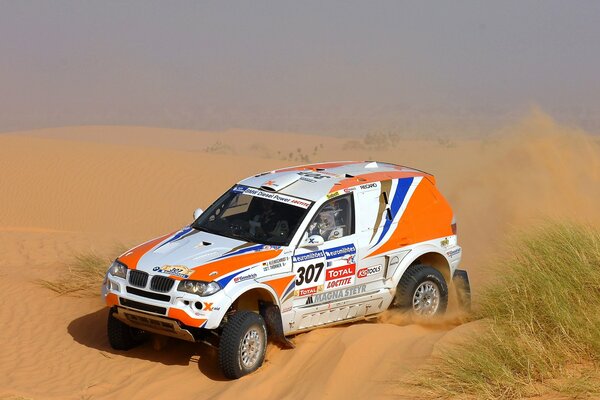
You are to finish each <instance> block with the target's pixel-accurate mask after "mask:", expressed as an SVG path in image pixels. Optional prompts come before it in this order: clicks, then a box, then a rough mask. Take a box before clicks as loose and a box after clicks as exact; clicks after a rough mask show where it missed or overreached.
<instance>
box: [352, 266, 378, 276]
mask: <svg viewBox="0 0 600 400" xmlns="http://www.w3.org/2000/svg"><path fill="white" fill-rule="evenodd" d="M378 272H381V265H376V266H374V267H369V268H363V269H360V270H358V272H357V273H356V276H357V277H359V278H366V277H367V276H369V275H373V274H376V273H378Z"/></svg>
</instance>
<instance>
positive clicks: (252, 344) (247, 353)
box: [240, 328, 263, 368]
mask: <svg viewBox="0 0 600 400" xmlns="http://www.w3.org/2000/svg"><path fill="white" fill-rule="evenodd" d="M262 347H263V340H262V335H261V334H260V333H259V332H258V330H257V329H255V328H251V329H250V330H249V331H248V332H246V334H245V335H244V338H243V339H242V342H241V343H240V356H241V358H242V364H243V365H244V367H246V368H252V367H254V365H256V363H257V361H258V358H259V356H260V353H261V352H262Z"/></svg>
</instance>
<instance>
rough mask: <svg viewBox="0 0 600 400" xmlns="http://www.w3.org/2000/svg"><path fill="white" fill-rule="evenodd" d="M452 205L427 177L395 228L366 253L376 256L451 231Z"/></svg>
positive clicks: (417, 189) (445, 234)
mask: <svg viewBox="0 0 600 400" xmlns="http://www.w3.org/2000/svg"><path fill="white" fill-rule="evenodd" d="M451 223H452V209H451V208H450V205H449V204H448V202H447V201H446V199H444V198H443V197H442V195H441V194H440V193H439V192H438V191H437V189H436V188H435V187H434V186H433V185H432V184H431V182H430V181H429V180H427V179H423V180H421V183H419V186H417V188H416V189H415V191H414V192H413V195H412V197H411V198H410V200H409V203H408V206H407V207H406V210H405V211H404V214H402V217H400V221H398V225H397V226H396V228H395V229H394V232H393V233H392V235H391V236H390V237H389V239H388V240H387V242H385V243H384V244H383V245H382V246H381V247H380V248H378V249H377V250H375V251H374V252H372V253H371V254H369V255H368V256H367V257H372V256H376V255H378V254H382V253H385V252H388V251H391V250H395V249H397V248H399V247H403V246H408V245H409V244H413V243H418V242H424V241H426V240H432V239H436V238H440V237H444V236H451V235H452V227H451V226H450V224H451Z"/></svg>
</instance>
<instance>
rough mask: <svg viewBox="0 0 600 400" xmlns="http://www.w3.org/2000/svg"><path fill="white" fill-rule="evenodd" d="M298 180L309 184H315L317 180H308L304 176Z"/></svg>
mask: <svg viewBox="0 0 600 400" xmlns="http://www.w3.org/2000/svg"><path fill="white" fill-rule="evenodd" d="M300 180H301V181H304V182H309V183H317V180H316V179H310V178H307V177H305V176H301V177H300Z"/></svg>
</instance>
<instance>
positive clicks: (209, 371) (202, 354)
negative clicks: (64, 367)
mask: <svg viewBox="0 0 600 400" xmlns="http://www.w3.org/2000/svg"><path fill="white" fill-rule="evenodd" d="M107 318H108V308H103V309H100V310H98V311H95V312H93V313H90V314H86V315H83V316H81V317H79V318H76V319H74V320H73V321H71V323H69V325H68V326H67V332H68V333H69V334H70V335H71V336H72V337H73V339H74V340H75V341H76V342H77V343H80V344H82V345H84V346H86V347H89V348H91V349H95V350H98V351H100V352H102V353H108V354H115V355H120V356H125V357H131V358H138V359H142V360H148V361H153V362H159V363H161V364H164V365H189V364H192V363H195V364H197V365H198V369H199V370H200V372H202V374H204V375H205V376H206V377H207V378H209V379H211V380H214V381H225V380H227V379H226V378H225V377H224V376H223V374H222V373H221V371H220V370H219V367H218V359H217V350H216V349H215V348H213V347H211V346H209V345H207V344H204V343H190V342H185V341H183V340H178V339H172V338H167V337H164V336H157V337H151V338H150V340H148V341H147V342H145V343H143V344H142V345H140V346H139V347H136V348H134V349H131V350H129V351H120V350H114V349H113V348H112V347H110V345H109V343H108V337H107V336H106V323H107ZM158 344H160V346H159V349H156V348H155V347H156V346H157V345H158Z"/></svg>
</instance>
